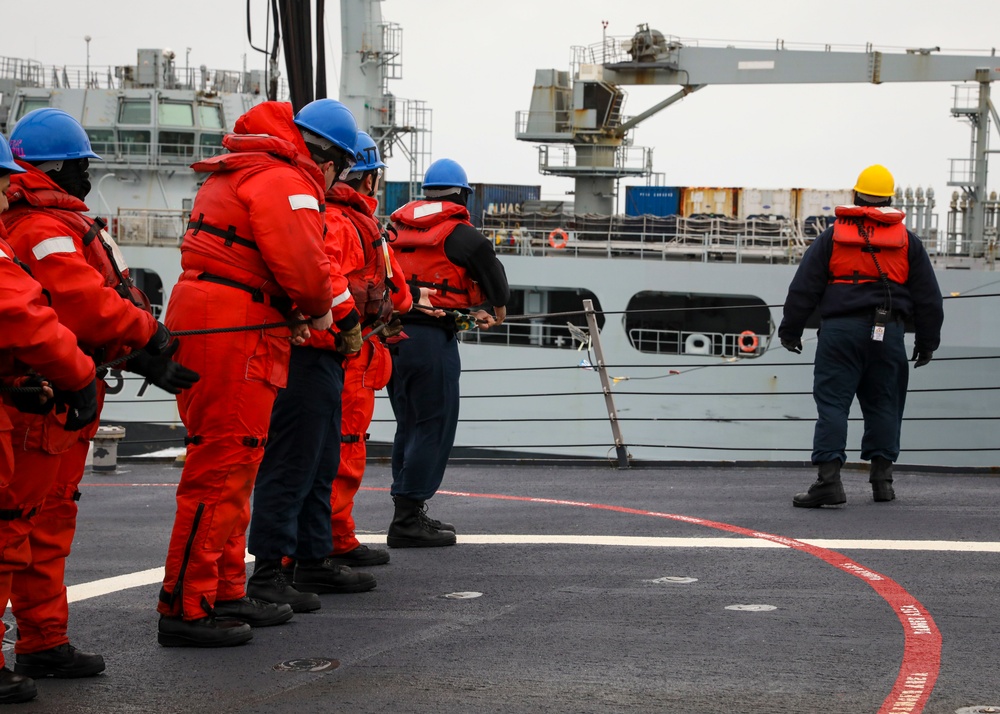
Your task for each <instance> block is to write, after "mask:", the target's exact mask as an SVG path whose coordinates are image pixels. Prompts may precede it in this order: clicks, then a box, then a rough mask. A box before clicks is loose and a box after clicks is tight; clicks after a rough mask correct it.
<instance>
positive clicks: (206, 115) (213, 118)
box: [198, 104, 225, 129]
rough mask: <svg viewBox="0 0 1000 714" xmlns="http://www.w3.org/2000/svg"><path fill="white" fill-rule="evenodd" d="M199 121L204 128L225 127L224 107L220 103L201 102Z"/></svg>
mask: <svg viewBox="0 0 1000 714" xmlns="http://www.w3.org/2000/svg"><path fill="white" fill-rule="evenodd" d="M198 123H199V124H200V125H201V127H202V128H203V129H223V128H225V124H223V123H222V107H220V106H219V105H218V104H199V105H198Z"/></svg>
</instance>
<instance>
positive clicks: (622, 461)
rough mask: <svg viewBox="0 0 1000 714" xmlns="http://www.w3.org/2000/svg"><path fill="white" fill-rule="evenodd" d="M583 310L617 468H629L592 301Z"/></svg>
mask: <svg viewBox="0 0 1000 714" xmlns="http://www.w3.org/2000/svg"><path fill="white" fill-rule="evenodd" d="M583 309H584V311H585V312H586V313H587V329H588V331H589V333H590V341H591V344H593V346H594V357H595V358H596V360H597V364H595V365H594V369H596V370H597V373H598V374H599V375H600V377H601V390H602V391H603V392H604V404H605V406H606V407H607V409H608V421H610V422H611V436H612V437H613V438H614V440H615V452H616V453H617V455H618V468H619V469H627V468H628V467H629V460H628V448H627V447H626V446H625V440H624V438H623V437H622V430H621V424H620V423H619V421H618V410H617V409H616V408H615V397H614V395H613V394H612V393H611V379H610V378H609V377H608V370H607V367H606V366H605V363H604V350H603V349H602V348H601V332H600V330H599V329H598V328H597V313H595V312H594V301H593V300H584V301H583Z"/></svg>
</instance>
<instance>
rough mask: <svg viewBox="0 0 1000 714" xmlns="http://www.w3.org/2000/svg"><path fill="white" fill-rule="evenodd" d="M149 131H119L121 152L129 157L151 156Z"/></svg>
mask: <svg viewBox="0 0 1000 714" xmlns="http://www.w3.org/2000/svg"><path fill="white" fill-rule="evenodd" d="M149 137H150V133H149V132H148V131H125V130H119V131H118V139H119V141H120V142H121V152H122V154H124V155H125V156H126V157H127V156H146V155H148V154H149Z"/></svg>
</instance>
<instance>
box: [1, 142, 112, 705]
mask: <svg viewBox="0 0 1000 714" xmlns="http://www.w3.org/2000/svg"><path fill="white" fill-rule="evenodd" d="M23 172H24V169H22V168H21V167H20V166H18V165H17V164H16V163H14V158H13V156H12V155H11V152H10V148H9V147H8V146H7V141H6V139H4V138H3V137H2V136H0V213H2V212H3V211H5V210H6V209H7V196H6V195H5V194H4V191H6V190H7V188H8V186H10V175H11V174H12V173H23ZM6 237H7V232H6V230H5V229H4V227H3V224H2V223H0V382H3V383H4V385H3V386H5V387H34V388H35V389H36V390H38V389H40V390H41V391H42V393H43V395H44V396H40V395H39V394H38V392H37V391H31V392H28V393H23V392H22V393H18V392H13V393H11V394H6V395H4V396H5V399H4V407H8V406H11V407H13V408H15V409H18V410H20V411H24V412H28V413H47V412H48V411H49V410H51V409H52V406H53V399H52V397H53V396H54V393H53V390H52V387H51V386H49V383H48V382H47V381H42V379H41V377H39V376H38V375H40V374H41V375H45V377H46V379H47V380H51V381H52V383H53V384H54V385H55V386H56V388H60V389H65V390H68V392H69V393H71V394H72V397H71V400H72V401H74V402H76V403H78V404H80V405H81V406H83V409H82V410H81V409H79V408H78V409H77V412H76V413H75V414H73V415H72V417H71V419H70V424H69V425H70V426H77V425H81V426H82V425H83V424H84V422H86V423H89V422H90V421H93V420H94V419H96V418H97V381H96V377H95V371H94V362H93V360H91V359H90V358H89V357H87V356H86V355H85V354H83V352H81V351H80V349H79V348H78V347H77V344H76V337H75V336H74V335H73V333H72V332H70V331H69V329H67V328H66V327H65V326H64V325H62V324H60V322H59V318H58V317H57V316H56V313H55V312H54V311H53V310H52V309H51V308H50V307H49V305H48V302H47V300H46V299H45V298H44V297H43V295H42V288H41V286H40V285H39V284H38V283H37V282H36V281H35V280H34V279H32V278H31V276H30V275H29V274H28V272H27V271H26V270H24V269H23V267H24V266H23V265H21V263H20V261H18V259H17V257H16V256H15V255H14V250H13V249H12V248H11V247H10V246H9V245H8V244H7V241H6ZM29 368H30V369H31V370H33V371H34V373H33V374H32V376H30V377H26V372H27V370H28V369H29ZM11 378H16V379H14V380H13V381H12V380H11ZM67 396H69V395H67ZM74 422H75V423H74ZM11 429H13V424H12V423H11V421H10V418H9V417H8V416H7V410H6V408H0V603H3V604H2V605H0V615H2V614H3V612H4V611H5V610H6V609H7V601H8V600H9V599H10V594H11V586H12V583H13V573H14V571H15V570H18V569H20V568H24V567H26V566H27V565H28V563H29V562H30V558H31V553H30V546H29V544H28V532H29V530H30V528H31V518H32V517H33V516H34V509H35V507H36V505H37V504H38V503H40V502H41V501H42V499H43V498H44V497H45V491H44V489H45V486H46V485H47V482H46V481H45V480H44V479H38V478H27V479H23V478H22V479H19V480H15V479H14V478H13V477H14V450H13V446H12V444H11V438H10V436H11ZM2 632H3V624H2V623H0V634H2ZM36 693H37V692H36V689H35V683H34V680H32V679H31V678H30V677H26V676H24V675H22V674H17V673H15V672H12V671H11V670H9V669H7V667H6V663H5V661H4V656H3V653H2V652H0V704H9V703H13V702H26V701H28V700H30V699H34V697H35V695H36Z"/></svg>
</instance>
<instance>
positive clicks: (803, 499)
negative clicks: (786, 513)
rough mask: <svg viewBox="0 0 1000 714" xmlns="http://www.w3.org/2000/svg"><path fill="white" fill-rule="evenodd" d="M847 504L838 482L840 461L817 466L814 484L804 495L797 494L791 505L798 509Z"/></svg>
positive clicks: (841, 486)
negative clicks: (817, 470)
mask: <svg viewBox="0 0 1000 714" xmlns="http://www.w3.org/2000/svg"><path fill="white" fill-rule="evenodd" d="M841 503H847V496H846V495H845V494H844V484H842V483H841V482H840V461H826V462H824V463H822V464H819V476H818V477H817V479H816V483H814V484H813V485H812V486H810V487H809V490H808V491H807V492H805V493H797V494H795V497H794V498H792V505H793V506H798V507H799V508H819V507H820V506H838V505H840V504H841Z"/></svg>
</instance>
